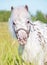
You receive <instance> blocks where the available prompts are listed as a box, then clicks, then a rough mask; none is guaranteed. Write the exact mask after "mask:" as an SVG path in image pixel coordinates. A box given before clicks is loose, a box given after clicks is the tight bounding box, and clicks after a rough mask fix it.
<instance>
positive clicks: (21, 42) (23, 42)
mask: <svg viewBox="0 0 47 65" xmlns="http://www.w3.org/2000/svg"><path fill="white" fill-rule="evenodd" d="M18 42H19V44H20V45H22V46H24V45H25V44H26V43H27V40H18Z"/></svg>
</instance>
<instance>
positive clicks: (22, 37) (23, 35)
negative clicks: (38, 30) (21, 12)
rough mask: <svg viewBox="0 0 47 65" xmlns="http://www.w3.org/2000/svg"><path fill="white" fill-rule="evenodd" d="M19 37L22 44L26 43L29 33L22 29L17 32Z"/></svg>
mask: <svg viewBox="0 0 47 65" xmlns="http://www.w3.org/2000/svg"><path fill="white" fill-rule="evenodd" d="M17 37H18V42H19V43H20V44H21V45H25V44H26V42H27V33H26V32H25V31H24V30H20V31H18V33H17Z"/></svg>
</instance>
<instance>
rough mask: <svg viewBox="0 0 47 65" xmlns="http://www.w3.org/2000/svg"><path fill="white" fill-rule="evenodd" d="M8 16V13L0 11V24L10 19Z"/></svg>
mask: <svg viewBox="0 0 47 65" xmlns="http://www.w3.org/2000/svg"><path fill="white" fill-rule="evenodd" d="M10 14H11V12H10V11H0V22H2V21H4V22H7V21H8V18H9V17H10Z"/></svg>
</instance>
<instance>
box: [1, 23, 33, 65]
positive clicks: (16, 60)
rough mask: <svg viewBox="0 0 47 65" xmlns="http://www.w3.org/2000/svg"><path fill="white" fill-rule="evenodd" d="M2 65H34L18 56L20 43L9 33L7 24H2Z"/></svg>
mask: <svg viewBox="0 0 47 65" xmlns="http://www.w3.org/2000/svg"><path fill="white" fill-rule="evenodd" d="M0 65H33V64H29V63H26V62H24V61H23V60H22V58H21V56H19V54H18V41H17V40H16V39H13V38H12V37H11V35H10V33H9V31H8V24H7V22H0Z"/></svg>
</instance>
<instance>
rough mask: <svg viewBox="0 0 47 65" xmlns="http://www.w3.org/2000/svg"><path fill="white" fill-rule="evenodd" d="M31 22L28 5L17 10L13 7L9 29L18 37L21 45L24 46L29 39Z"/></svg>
mask: <svg viewBox="0 0 47 65" xmlns="http://www.w3.org/2000/svg"><path fill="white" fill-rule="evenodd" d="M30 21H31V20H30V13H29V11H28V6H27V5H25V6H22V7H17V8H13V7H11V16H10V20H9V25H10V27H9V29H10V31H11V33H12V34H13V35H14V36H16V37H17V39H18V41H19V43H20V44H21V45H24V44H25V43H26V42H27V38H28V37H29V33H30V27H31V25H30Z"/></svg>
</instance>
